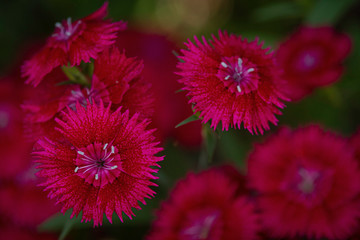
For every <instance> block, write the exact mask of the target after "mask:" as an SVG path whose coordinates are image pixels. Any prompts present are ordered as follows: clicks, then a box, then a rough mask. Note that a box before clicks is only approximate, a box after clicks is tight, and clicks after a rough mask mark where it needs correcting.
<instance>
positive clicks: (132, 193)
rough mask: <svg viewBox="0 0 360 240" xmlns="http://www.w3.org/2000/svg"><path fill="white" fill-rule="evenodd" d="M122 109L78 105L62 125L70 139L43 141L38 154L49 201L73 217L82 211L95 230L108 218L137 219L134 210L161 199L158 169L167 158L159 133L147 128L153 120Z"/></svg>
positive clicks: (62, 129)
mask: <svg viewBox="0 0 360 240" xmlns="http://www.w3.org/2000/svg"><path fill="white" fill-rule="evenodd" d="M120 110H121V109H120V108H119V109H117V110H116V111H115V112H114V113H110V106H108V107H107V108H104V106H103V104H102V103H101V104H100V106H96V104H90V103H88V104H87V106H86V108H85V107H82V106H81V105H80V104H77V105H76V111H73V110H71V109H68V113H66V112H63V114H64V121H62V120H59V119H58V120H57V122H58V123H59V125H60V127H59V128H58V131H59V132H60V133H61V134H62V135H63V136H64V138H63V139H46V138H45V139H41V140H39V142H38V145H39V148H40V150H38V151H36V152H34V155H35V157H36V161H37V162H38V163H39V164H40V165H39V168H40V171H39V172H38V174H37V175H38V176H39V177H44V178H45V182H44V183H43V184H42V185H43V186H45V187H46V188H45V190H48V191H49V195H48V196H49V197H50V198H55V199H56V200H57V201H58V203H59V204H61V205H62V210H61V211H62V212H63V213H64V212H65V211H67V210H68V209H70V208H72V209H73V212H72V215H71V217H73V216H75V215H78V214H79V213H80V211H82V221H85V222H87V221H91V220H94V226H97V225H99V224H100V225H101V224H102V219H103V214H104V213H105V215H106V217H107V219H108V220H109V221H110V222H112V214H113V213H114V212H116V214H117V215H118V216H119V218H120V219H121V220H122V212H124V213H125V214H126V215H127V216H128V217H129V218H130V219H131V218H132V215H134V214H133V212H132V208H136V209H141V208H140V206H139V203H138V202H139V201H140V202H142V203H143V204H145V198H150V197H152V196H153V195H154V194H155V192H154V191H153V190H152V189H150V186H156V184H155V183H153V182H152V181H151V180H153V179H155V178H156V177H155V176H153V175H152V174H153V173H155V172H157V170H156V169H154V168H153V167H159V165H158V164H157V162H158V161H161V160H162V159H163V157H156V156H155V154H157V153H158V152H159V151H161V150H162V149H161V148H158V147H156V145H157V143H156V142H154V137H153V136H152V132H153V130H146V129H145V128H146V126H147V125H148V121H146V120H143V121H141V122H138V117H139V115H138V114H135V115H134V116H133V117H131V118H129V112H128V111H126V112H125V113H120Z"/></svg>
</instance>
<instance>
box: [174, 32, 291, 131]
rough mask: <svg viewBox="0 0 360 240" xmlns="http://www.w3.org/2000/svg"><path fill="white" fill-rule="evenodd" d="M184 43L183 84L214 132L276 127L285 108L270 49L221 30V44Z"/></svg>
mask: <svg viewBox="0 0 360 240" xmlns="http://www.w3.org/2000/svg"><path fill="white" fill-rule="evenodd" d="M202 40H203V42H201V41H200V40H198V38H196V37H195V43H196V44H194V43H192V42H191V41H189V42H188V43H185V45H186V46H187V47H188V49H187V50H182V53H183V54H184V56H182V57H180V58H181V59H182V60H183V62H180V63H179V64H178V67H179V68H180V69H181V72H180V73H179V75H180V76H182V77H183V78H182V79H181V80H180V82H181V83H183V84H184V85H185V87H184V88H183V89H184V90H187V91H188V96H189V97H190V101H189V102H190V103H191V104H194V109H195V110H196V111H197V112H200V117H201V118H202V119H203V120H202V121H203V123H206V122H208V121H210V120H212V121H211V127H213V128H214V129H215V128H216V127H217V125H218V123H219V122H220V121H221V122H222V129H223V130H224V129H226V130H228V129H229V126H231V127H237V128H239V129H240V126H241V124H242V123H243V124H244V128H245V129H247V130H249V131H250V132H251V133H254V132H255V133H256V134H257V133H258V132H260V133H261V134H263V132H264V129H265V130H268V129H269V128H270V127H269V122H271V123H273V124H275V125H276V124H277V119H276V117H275V114H281V112H280V110H279V109H278V108H283V107H284V106H285V105H284V103H283V102H282V100H285V99H286V98H285V97H284V96H283V95H282V94H281V93H280V92H279V90H278V89H280V85H281V82H280V79H279V76H280V74H279V71H278V68H277V66H276V65H275V61H274V58H273V54H272V53H268V54H267V52H268V51H269V49H268V48H267V49H262V44H259V40H258V39H256V40H255V41H253V42H248V40H247V39H242V38H241V37H240V36H235V35H233V34H231V35H228V34H227V32H220V31H219V39H217V38H216V37H215V36H213V39H212V40H210V41H209V42H207V41H206V40H205V38H204V37H203V38H202Z"/></svg>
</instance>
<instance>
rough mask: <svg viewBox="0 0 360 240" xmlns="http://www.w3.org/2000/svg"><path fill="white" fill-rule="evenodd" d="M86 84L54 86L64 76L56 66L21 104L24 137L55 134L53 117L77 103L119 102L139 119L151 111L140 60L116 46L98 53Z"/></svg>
mask: <svg viewBox="0 0 360 240" xmlns="http://www.w3.org/2000/svg"><path fill="white" fill-rule="evenodd" d="M94 65H95V66H94V74H93V76H92V80H91V86H90V87H84V86H80V85H76V84H71V85H58V84H57V83H59V82H62V81H65V80H66V79H67V78H66V76H65V74H64V73H63V72H62V71H61V69H60V68H56V69H54V70H53V71H52V72H51V73H50V74H48V75H47V76H46V77H45V80H46V81H43V82H42V83H41V84H40V85H39V86H38V87H36V88H34V89H32V91H31V93H30V94H29V96H28V98H27V99H26V101H25V102H24V104H23V105H22V108H23V110H24V112H25V125H26V129H27V136H29V137H30V138H32V139H38V138H39V137H40V136H49V137H54V138H56V137H58V135H60V134H59V132H58V131H55V126H56V123H55V118H61V111H63V110H66V107H70V108H72V109H75V105H76V103H77V102H79V103H80V104H82V105H83V106H85V105H86V104H87V101H90V102H95V103H99V102H100V101H103V102H104V104H106V105H107V104H109V103H110V102H112V103H113V104H112V110H116V109H117V108H118V107H119V106H120V105H121V106H122V107H123V108H122V109H123V110H129V111H130V115H133V114H135V113H140V114H141V115H140V116H141V118H142V119H143V118H147V117H150V116H151V115H152V113H153V98H152V94H151V93H149V89H150V87H151V86H150V85H149V84H148V83H146V82H144V81H143V79H142V69H143V63H142V62H141V61H139V60H137V59H135V58H127V57H126V56H125V54H124V53H121V52H120V51H119V50H118V49H117V48H115V47H111V48H109V49H106V50H104V51H103V52H102V53H100V54H99V57H98V59H97V60H95V63H94Z"/></svg>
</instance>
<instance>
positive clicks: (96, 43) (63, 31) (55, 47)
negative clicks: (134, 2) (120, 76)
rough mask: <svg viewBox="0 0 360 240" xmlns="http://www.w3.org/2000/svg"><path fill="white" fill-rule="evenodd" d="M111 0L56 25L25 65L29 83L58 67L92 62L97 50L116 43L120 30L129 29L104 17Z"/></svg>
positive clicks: (23, 71)
mask: <svg viewBox="0 0 360 240" xmlns="http://www.w3.org/2000/svg"><path fill="white" fill-rule="evenodd" d="M107 6H108V3H107V2H105V3H104V5H103V6H102V7H101V8H100V9H99V10H97V11H96V12H94V13H93V14H91V15H89V16H87V17H85V18H83V19H81V20H76V21H74V22H72V20H71V18H68V19H67V20H64V21H62V22H61V23H56V24H55V31H54V33H53V34H52V36H51V37H50V38H49V39H48V40H47V43H46V45H45V46H44V47H43V48H42V49H41V50H40V51H39V52H37V53H36V54H35V55H34V56H33V57H32V58H31V59H30V60H28V61H26V62H25V63H24V65H23V67H22V76H23V77H26V78H27V80H26V83H31V84H33V85H34V86H37V85H38V84H39V83H40V82H41V81H42V79H43V78H44V76H45V75H47V74H48V73H49V72H51V70H52V69H54V68H56V67H57V66H61V65H67V64H68V63H69V64H70V65H72V66H74V65H79V64H80V62H81V61H84V62H90V58H94V59H96V58H97V56H98V53H99V52H101V51H103V50H104V49H105V48H107V47H108V46H109V45H111V44H113V43H114V42H115V39H116V34H117V32H118V31H120V30H123V29H125V28H126V24H125V23H124V22H122V21H120V22H114V23H112V22H111V21H110V20H103V19H104V17H106V15H107Z"/></svg>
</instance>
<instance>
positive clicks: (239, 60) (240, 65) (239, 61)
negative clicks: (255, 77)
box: [238, 58, 243, 69]
mask: <svg viewBox="0 0 360 240" xmlns="http://www.w3.org/2000/svg"><path fill="white" fill-rule="evenodd" d="M242 62H243V61H242V59H241V58H238V65H239V67H240V69H241V67H242Z"/></svg>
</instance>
